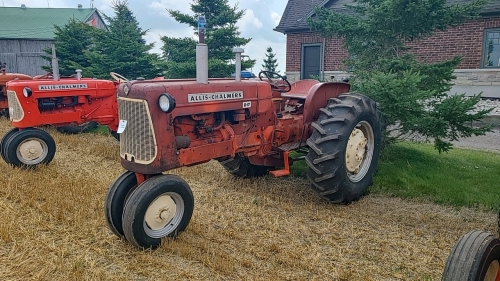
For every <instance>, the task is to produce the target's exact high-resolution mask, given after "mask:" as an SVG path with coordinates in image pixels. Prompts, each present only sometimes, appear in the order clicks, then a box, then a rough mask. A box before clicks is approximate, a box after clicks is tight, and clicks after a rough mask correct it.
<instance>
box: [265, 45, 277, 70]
mask: <svg viewBox="0 0 500 281" xmlns="http://www.w3.org/2000/svg"><path fill="white" fill-rule="evenodd" d="M275 57H276V54H275V53H273V48H271V47H270V46H269V47H267V49H266V58H265V59H264V64H263V65H262V70H267V71H272V72H276V73H279V71H276V68H278V63H277V62H278V60H277V59H276V58H275Z"/></svg>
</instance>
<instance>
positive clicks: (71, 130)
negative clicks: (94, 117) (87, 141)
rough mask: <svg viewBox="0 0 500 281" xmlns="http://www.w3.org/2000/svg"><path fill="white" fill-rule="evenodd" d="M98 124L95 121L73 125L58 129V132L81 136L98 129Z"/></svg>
mask: <svg viewBox="0 0 500 281" xmlns="http://www.w3.org/2000/svg"><path fill="white" fill-rule="evenodd" d="M97 125H98V123H97V122H95V121H90V122H85V123H82V124H71V125H67V126H62V127H56V130H57V131H58V132H60V133H63V134H80V133H86V132H88V131H89V130H91V129H95V128H97Z"/></svg>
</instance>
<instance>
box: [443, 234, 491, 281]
mask: <svg viewBox="0 0 500 281" xmlns="http://www.w3.org/2000/svg"><path fill="white" fill-rule="evenodd" d="M441 280H442V281H495V280H500V240H498V238H496V237H495V236H493V235H492V234H490V233H487V232H483V231H479V230H473V231H471V232H469V233H466V234H464V235H462V237H460V239H459V240H458V241H457V243H456V244H455V246H454V247H453V249H452V250H451V253H450V256H449V257H448V260H447V262H446V266H445V268H444V272H443V278H442V279H441Z"/></svg>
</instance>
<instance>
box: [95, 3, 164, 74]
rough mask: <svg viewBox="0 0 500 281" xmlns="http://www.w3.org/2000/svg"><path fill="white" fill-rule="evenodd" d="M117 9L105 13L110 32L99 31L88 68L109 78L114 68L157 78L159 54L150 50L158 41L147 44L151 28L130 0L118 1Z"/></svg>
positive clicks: (122, 71)
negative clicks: (137, 15) (142, 24)
mask: <svg viewBox="0 0 500 281" xmlns="http://www.w3.org/2000/svg"><path fill="white" fill-rule="evenodd" d="M113 9H114V11H115V15H114V16H113V17H109V16H106V15H105V16H104V17H105V18H106V21H107V22H108V23H109V24H108V28H109V32H104V31H102V32H98V33H97V34H96V40H95V42H94V46H93V48H92V50H91V51H90V52H87V56H88V58H89V60H90V62H91V66H90V67H89V68H88V69H87V70H88V72H91V73H93V76H95V77H100V78H109V73H110V72H117V73H119V74H121V75H123V76H124V77H127V78H129V79H135V78H137V77H144V78H146V79H148V78H154V77H155V76H156V75H157V74H158V73H159V72H160V69H159V68H158V66H157V65H158V60H159V58H158V56H157V55H156V54H152V53H149V51H151V49H152V48H153V47H154V44H146V40H145V39H144V36H145V35H146V34H147V30H142V29H141V27H140V26H139V23H138V21H137V19H136V18H135V16H134V15H133V13H132V11H131V10H130V9H129V8H128V1H126V0H124V1H114V2H113Z"/></svg>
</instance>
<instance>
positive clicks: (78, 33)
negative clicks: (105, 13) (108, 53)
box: [42, 19, 97, 76]
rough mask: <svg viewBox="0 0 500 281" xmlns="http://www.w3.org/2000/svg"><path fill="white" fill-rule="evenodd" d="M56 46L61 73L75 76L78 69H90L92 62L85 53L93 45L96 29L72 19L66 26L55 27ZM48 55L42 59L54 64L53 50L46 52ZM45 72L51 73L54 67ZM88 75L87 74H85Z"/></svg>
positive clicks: (46, 68) (49, 67)
mask: <svg viewBox="0 0 500 281" xmlns="http://www.w3.org/2000/svg"><path fill="white" fill-rule="evenodd" d="M54 27H55V29H56V31H55V37H54V45H55V47H56V54H57V58H58V59H59V60H58V64H59V73H60V74H61V75H63V76H69V75H72V74H75V70H76V69H85V68H88V67H90V62H89V60H88V58H87V57H86V56H85V52H86V51H87V50H88V49H89V47H90V46H91V45H92V41H93V37H94V35H95V33H96V32H97V31H96V28H95V27H92V26H90V25H88V24H86V23H83V22H80V21H76V20H74V19H71V20H70V21H69V22H68V23H67V24H65V25H64V26H54ZM44 52H45V53H46V54H47V55H43V56H42V57H43V58H44V59H46V60H47V61H48V62H49V63H50V64H51V63H52V48H48V49H46V50H44ZM42 68H43V69H44V70H45V71H47V72H51V71H52V66H47V67H42ZM83 74H84V75H86V73H85V72H84V73H83Z"/></svg>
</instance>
